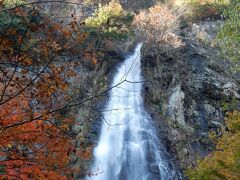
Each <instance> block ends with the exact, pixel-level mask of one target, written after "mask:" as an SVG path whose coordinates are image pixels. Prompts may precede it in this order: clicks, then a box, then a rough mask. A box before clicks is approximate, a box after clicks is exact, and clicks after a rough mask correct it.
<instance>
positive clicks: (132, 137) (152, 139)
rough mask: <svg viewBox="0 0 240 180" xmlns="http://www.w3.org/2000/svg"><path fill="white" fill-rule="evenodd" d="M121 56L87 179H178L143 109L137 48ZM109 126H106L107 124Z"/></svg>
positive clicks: (138, 51)
mask: <svg viewBox="0 0 240 180" xmlns="http://www.w3.org/2000/svg"><path fill="white" fill-rule="evenodd" d="M141 46H142V44H139V45H137V47H136V48H135V51H134V53H133V54H132V55H131V56H129V57H128V58H126V59H125V61H124V62H123V63H122V64H121V65H120V67H119V68H118V69H117V73H116V74H115V76H114V79H113V82H112V84H111V87H114V88H112V90H111V92H110V99H109V101H108V103H107V105H106V107H105V109H104V111H103V118H102V119H103V122H102V129H101V134H100V139H99V142H98V145H97V146H96V148H95V150H94V164H93V166H92V169H91V171H92V172H93V174H94V175H92V176H89V177H87V179H90V180H155V179H162V180H167V179H178V178H176V176H175V172H174V171H173V170H172V167H171V165H169V164H170V163H169V162H168V158H167V157H166V154H165V153H164V148H162V145H161V143H160V142H159V141H160V140H159V138H158V137H157V135H156V131H155V129H154V126H153V124H152V119H151V117H150V116H149V115H148V114H147V112H146V111H145V110H144V104H143V99H142V96H141V92H142V82H143V79H142V75H141V61H140V60H141V57H140V50H141ZM108 123H109V124H110V125H109V124H108Z"/></svg>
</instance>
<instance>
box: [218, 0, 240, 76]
mask: <svg viewBox="0 0 240 180" xmlns="http://www.w3.org/2000/svg"><path fill="white" fill-rule="evenodd" d="M239 11H240V2H239V0H232V1H231V3H230V5H229V6H228V8H227V9H226V10H225V11H224V15H225V16H226V17H227V19H226V21H225V23H224V25H223V26H222V27H221V28H220V31H219V33H218V38H219V40H220V46H221V49H222V54H223V55H225V56H227V57H228V58H229V59H230V60H231V61H232V62H233V64H234V66H235V68H234V70H235V71H239V68H240V67H239V63H240V31H239V27H240V13H239Z"/></svg>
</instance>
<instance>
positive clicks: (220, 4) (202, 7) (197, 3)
mask: <svg viewBox="0 0 240 180" xmlns="http://www.w3.org/2000/svg"><path fill="white" fill-rule="evenodd" d="M185 2H186V3H187V4H188V5H190V6H191V9H192V12H191V13H190V14H189V15H190V18H191V19H192V20H193V21H194V20H202V19H206V18H211V17H212V18H220V17H221V15H222V14H223V10H224V9H225V8H226V6H227V4H228V2H229V0H185Z"/></svg>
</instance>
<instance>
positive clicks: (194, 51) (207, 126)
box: [142, 22, 240, 169]
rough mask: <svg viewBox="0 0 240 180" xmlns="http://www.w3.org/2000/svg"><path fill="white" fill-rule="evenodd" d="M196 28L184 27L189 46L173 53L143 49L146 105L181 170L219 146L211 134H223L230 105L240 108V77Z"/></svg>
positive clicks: (185, 40)
mask: <svg viewBox="0 0 240 180" xmlns="http://www.w3.org/2000/svg"><path fill="white" fill-rule="evenodd" d="M214 23H215V22H214ZM202 24H204V23H202ZM202 24H201V25H195V26H193V28H195V31H196V27H200V26H201V28H202V27H203V25H202ZM210 24H211V23H210ZM209 27H210V28H211V26H209ZM193 28H192V29H190V30H189V29H188V30H186V29H185V30H183V32H182V34H184V36H185V38H183V39H182V40H183V42H184V43H183V44H184V45H183V46H182V47H180V48H179V49H176V50H174V52H172V53H168V54H166V53H161V54H157V55H156V54H151V53H150V52H151V49H148V48H147V47H145V48H144V49H143V52H142V54H143V55H142V56H143V58H142V61H143V62H142V66H143V70H144V77H145V79H146V83H145V90H144V94H145V104H146V107H147V109H148V110H149V112H150V114H151V115H152V117H153V119H154V120H155V122H156V126H157V128H158V132H159V136H161V138H162V139H163V141H164V142H165V145H166V147H167V150H168V152H169V153H170V154H171V155H172V157H173V158H175V160H176V161H177V162H178V164H179V166H180V168H181V169H185V168H186V167H187V166H188V165H191V164H194V162H195V160H196V158H197V157H199V156H200V157H203V156H205V155H207V154H208V153H209V152H210V151H211V150H212V149H213V148H214V146H213V144H212V142H211V140H210V139H209V137H208V133H209V132H216V134H218V135H220V134H221V132H222V130H223V128H224V113H225V110H226V109H227V108H230V107H229V105H231V106H236V107H234V108H239V98H240V96H239V90H240V89H239V81H238V80H237V78H235V77H234V76H232V75H230V73H227V72H228V70H227V64H225V63H224V61H221V60H220V59H218V58H217V50H216V49H215V48H214V47H211V46H209V45H206V44H203V43H200V42H199V41H197V38H196V36H195V37H193V36H194V33H195V32H193ZM204 31H205V33H206V35H207V37H208V38H210V40H211V36H212V34H210V33H209V32H208V31H207V29H206V30H204ZM197 34H198V33H197ZM237 106H238V107H237Z"/></svg>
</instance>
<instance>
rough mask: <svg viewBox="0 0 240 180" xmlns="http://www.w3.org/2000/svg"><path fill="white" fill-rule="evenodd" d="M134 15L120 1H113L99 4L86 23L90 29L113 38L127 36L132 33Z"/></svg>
mask: <svg viewBox="0 0 240 180" xmlns="http://www.w3.org/2000/svg"><path fill="white" fill-rule="evenodd" d="M132 19H133V15H132V14H131V13H128V12H126V11H124V10H123V8H122V6H121V4H120V3H119V2H118V1H115V0H113V1H111V2H110V3H109V4H107V5H105V6H99V8H98V9H97V10H96V11H95V12H94V14H93V15H92V16H91V17H89V18H87V19H86V21H85V23H86V26H87V28H88V31H90V32H91V31H95V32H96V31H97V32H98V33H102V34H104V35H105V36H107V37H111V38H127V37H128V35H130V34H131V30H130V29H129V25H130V23H131V21H132Z"/></svg>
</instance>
